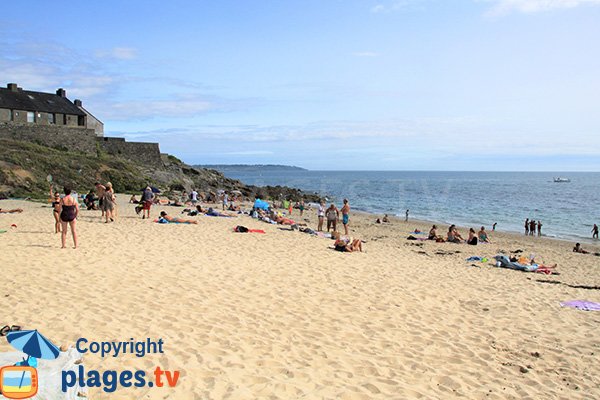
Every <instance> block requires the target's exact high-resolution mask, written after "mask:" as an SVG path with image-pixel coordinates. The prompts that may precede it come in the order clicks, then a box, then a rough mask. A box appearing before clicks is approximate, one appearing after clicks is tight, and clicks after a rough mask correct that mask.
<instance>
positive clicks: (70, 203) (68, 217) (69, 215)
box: [59, 187, 79, 249]
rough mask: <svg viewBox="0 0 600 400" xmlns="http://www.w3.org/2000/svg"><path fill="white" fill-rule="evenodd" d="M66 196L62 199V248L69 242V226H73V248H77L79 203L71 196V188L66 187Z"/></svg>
mask: <svg viewBox="0 0 600 400" xmlns="http://www.w3.org/2000/svg"><path fill="white" fill-rule="evenodd" d="M64 191H65V197H63V198H62V199H60V204H59V207H60V224H61V226H62V231H61V235H60V241H61V244H62V246H61V249H65V248H66V247H67V246H66V244H67V243H66V242H67V226H70V227H71V235H73V248H74V249H76V248H77V231H76V230H75V222H76V220H77V215H78V214H79V203H78V202H77V200H75V199H74V198H73V196H71V188H68V187H65V188H64Z"/></svg>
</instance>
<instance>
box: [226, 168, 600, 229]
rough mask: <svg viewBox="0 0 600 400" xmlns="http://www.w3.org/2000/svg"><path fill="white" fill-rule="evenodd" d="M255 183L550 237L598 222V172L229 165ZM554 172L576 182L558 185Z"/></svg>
mask: <svg viewBox="0 0 600 400" xmlns="http://www.w3.org/2000/svg"><path fill="white" fill-rule="evenodd" d="M226 175H227V176H229V177H231V178H235V179H239V180H241V181H242V182H244V183H247V184H254V185H285V186H291V187H297V188H300V189H303V190H305V191H308V192H316V193H319V194H321V195H323V196H327V197H328V200H331V201H334V202H335V203H336V204H337V205H338V207H340V206H341V200H342V199H343V198H347V199H348V200H349V201H350V204H351V206H352V208H353V209H355V210H362V211H367V212H371V213H376V214H384V213H386V214H390V215H397V216H399V217H401V218H404V216H405V212H406V210H409V218H414V219H420V220H427V221H436V222H440V223H445V224H451V223H453V224H457V225H459V226H465V227H473V228H475V229H476V230H477V229H478V228H479V227H480V226H485V227H486V228H487V229H488V230H491V227H492V224H493V223H497V227H496V229H497V230H501V231H512V232H524V222H525V219H526V218H529V219H534V220H536V221H538V220H541V221H542V224H543V227H542V233H543V235H544V236H551V237H558V238H564V239H573V240H585V239H589V238H591V229H592V226H593V224H594V223H596V224H599V225H600V195H599V191H600V173H596V172H569V173H565V172H437V171H302V170H285V171H281V170H280V171H273V172H270V171H269V172H264V171H263V172H260V171H258V172H257V171H244V170H233V171H231V170H229V171H227V172H226ZM554 177H566V178H569V179H570V180H571V182H565V183H555V182H554V181H553V178H554Z"/></svg>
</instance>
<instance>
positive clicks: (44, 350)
mask: <svg viewBox="0 0 600 400" xmlns="http://www.w3.org/2000/svg"><path fill="white" fill-rule="evenodd" d="M6 339H7V340H8V343H10V345H11V346H12V347H14V348H15V349H17V350H20V351H22V352H23V353H25V354H27V361H29V357H35V358H43V359H45V360H54V359H56V358H57V357H58V356H59V354H60V349H59V348H58V347H56V345H55V344H53V343H52V342H51V341H49V340H48V339H46V337H44V335H42V334H41V333H39V332H38V331H37V329H36V330H33V331H14V332H9V333H8V334H7V335H6ZM24 376H25V372H23V375H22V376H21V382H20V383H19V387H21V384H22V383H23V377H24Z"/></svg>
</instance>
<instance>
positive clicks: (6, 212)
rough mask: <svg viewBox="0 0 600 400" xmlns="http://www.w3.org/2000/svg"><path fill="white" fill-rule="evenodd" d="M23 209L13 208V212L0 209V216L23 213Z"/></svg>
mask: <svg viewBox="0 0 600 400" xmlns="http://www.w3.org/2000/svg"><path fill="white" fill-rule="evenodd" d="M22 212H23V209H22V208H13V209H12V210H3V209H2V208H0V214H14V213H22Z"/></svg>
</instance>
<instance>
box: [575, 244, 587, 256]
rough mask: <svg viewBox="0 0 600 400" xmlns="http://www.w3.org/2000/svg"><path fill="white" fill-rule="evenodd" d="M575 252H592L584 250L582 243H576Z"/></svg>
mask: <svg viewBox="0 0 600 400" xmlns="http://www.w3.org/2000/svg"><path fill="white" fill-rule="evenodd" d="M573 252H574V253H581V254H589V253H590V252H589V251H587V250H584V249H583V247H581V244H580V243H575V247H573Z"/></svg>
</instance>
